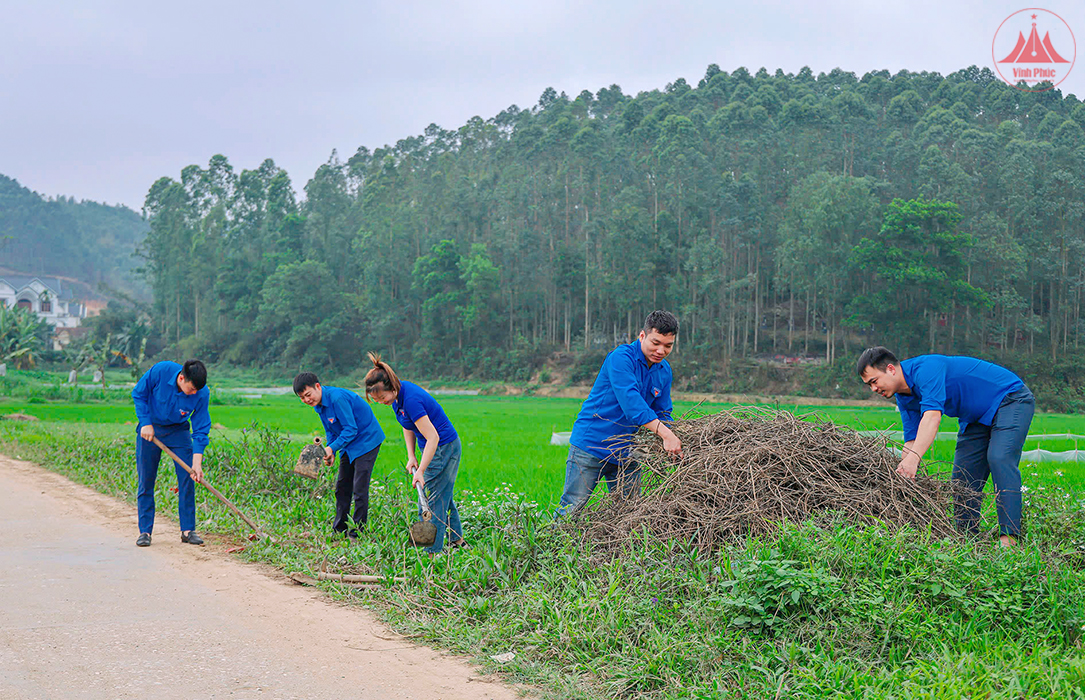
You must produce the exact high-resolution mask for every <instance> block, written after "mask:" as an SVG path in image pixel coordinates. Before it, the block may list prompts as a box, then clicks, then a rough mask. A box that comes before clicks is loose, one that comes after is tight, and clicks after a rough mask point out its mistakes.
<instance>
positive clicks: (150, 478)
mask: <svg viewBox="0 0 1085 700" xmlns="http://www.w3.org/2000/svg"><path fill="white" fill-rule="evenodd" d="M210 398H211V390H210V389H208V388H207V368H206V367H204V364H203V363H202V362H200V361H199V360H189V361H188V362H186V363H185V364H184V365H179V364H177V363H176V362H159V363H158V364H156V365H155V366H154V367H151V368H150V369H149V370H147V373H146V374H144V375H143V376H142V377H140V379H139V381H138V382H137V383H136V387H135V388H134V389H132V402H133V403H134V404H135V406H136V419H137V420H138V421H139V425H138V426H137V427H136V433H137V434H138V435H139V438H138V439H137V440H136V475H137V478H138V480H139V481H138V486H137V487H136V511H137V513H138V517H139V537H138V538H137V539H136V546H137V547H149V546H150V545H151V531H152V530H153V529H154V509H155V503H154V484H155V480H156V479H157V478H158V464H159V462H160V460H161V459H162V450H161V449H159V447H158V445H155V444H154V443H153V442H151V440H152V439H153V438H158V439H159V441H161V442H162V444H163V445H165V446H166V447H168V448H170V449H171V450H173V451H174V452H175V453H176V454H177V456H178V457H180V458H181V459H183V460H184V461H185V462H186V463H187V464H191V465H192V474H193V476H189V475H188V472H187V471H185V469H184V467H182V466H180V465H178V464H175V465H174V470H175V471H176V472H177V518H178V520H180V521H181V541H182V542H184V543H186V544H196V545H201V544H203V539H202V538H201V537H200V536H199V535H197V534H196V532H195V528H196V486H195V484H194V483H193V479H195V481H197V482H199V481H203V451H204V450H205V449H207V443H208V442H209V440H208V437H207V433H208V431H210V430H211V416H210V414H209V413H208V412H207V405H208V404H209V403H210ZM190 423H191V425H192V432H191V433H189V424H190Z"/></svg>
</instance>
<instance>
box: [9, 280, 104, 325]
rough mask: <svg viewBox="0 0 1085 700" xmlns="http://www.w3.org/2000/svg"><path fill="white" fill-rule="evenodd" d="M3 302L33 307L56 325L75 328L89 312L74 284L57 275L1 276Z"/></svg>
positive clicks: (42, 316)
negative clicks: (76, 292)
mask: <svg viewBox="0 0 1085 700" xmlns="http://www.w3.org/2000/svg"><path fill="white" fill-rule="evenodd" d="M0 303H2V304H4V305H5V306H19V307H22V308H26V309H30V310H31V311H33V312H34V313H36V314H37V315H38V316H39V317H41V318H42V319H44V320H45V322H46V323H48V324H50V325H52V326H54V327H56V328H75V327H76V326H78V325H79V319H81V318H83V317H85V316H86V315H87V310H86V307H84V306H83V305H82V304H80V303H79V302H77V301H76V300H75V290H74V289H73V288H72V286H71V285H70V284H69V285H65V284H64V282H63V281H62V280H60V279H57V278H55V277H52V278H50V277H23V276H20V275H5V276H3V277H0Z"/></svg>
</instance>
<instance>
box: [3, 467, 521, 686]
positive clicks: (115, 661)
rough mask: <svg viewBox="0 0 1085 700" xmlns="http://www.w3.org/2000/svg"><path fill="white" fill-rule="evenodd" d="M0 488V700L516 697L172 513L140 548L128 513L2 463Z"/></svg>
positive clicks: (42, 474)
mask: <svg viewBox="0 0 1085 700" xmlns="http://www.w3.org/2000/svg"><path fill="white" fill-rule="evenodd" d="M133 468H135V465H133ZM0 480H2V482H3V483H4V488H3V489H0V620H3V624H2V625H0V697H3V698H5V699H10V700H39V699H40V698H46V697H49V698H75V697H78V698H92V699H98V698H101V699H103V700H104V699H106V698H109V699H110V700H112V699H115V698H141V699H148V698H150V699H157V698H162V699H166V698H171V699H172V698H181V697H192V698H226V697H229V698H241V699H248V698H263V699H265V700H266V699H269V698H277V699H278V698H283V699H286V698H297V699H298V700H302V699H304V700H323V699H325V698H327V699H332V698H335V699H336V700H340V699H342V698H348V697H349V698H363V699H364V698H374V699H375V698H417V699H419V700H438V699H442V698H447V699H459V698H463V699H464V700H466V699H467V698H492V699H494V700H498V699H500V700H505V699H511V698H515V697H518V696H519V693H518V692H517V691H516V690H514V689H513V688H511V687H509V686H507V685H504V684H502V683H500V682H499V681H497V679H495V678H493V677H489V676H484V675H481V674H480V673H479V672H478V671H477V670H476V669H474V668H472V667H471V666H470V665H469V664H467V663H466V662H465V661H463V660H462V659H459V658H454V657H452V656H450V655H448V654H445V653H441V652H438V651H435V650H433V649H430V648H427V647H423V646H419V645H417V644H415V643H414V642H412V640H410V639H408V638H405V637H402V636H400V635H397V634H395V633H394V632H392V631H391V630H389V629H388V628H387V627H386V626H385V625H384V624H382V623H381V622H380V621H379V620H377V619H376V618H375V617H374V615H373V614H372V613H370V612H368V611H366V610H364V609H362V608H360V607H357V606H347V605H341V604H337V603H334V602H332V601H330V600H329V599H327V598H326V597H325V596H324V595H322V594H321V593H320V592H319V591H317V590H314V589H310V588H306V587H303V586H300V585H298V584H296V583H294V582H292V581H290V580H289V579H288V578H287V577H286V576H285V575H284V574H283V573H282V572H280V571H278V570H276V569H273V568H271V567H267V566H261V565H254V564H249V563H244V562H241V561H237V560H235V559H233V558H232V557H231V555H229V554H226V553H225V550H226V549H227V548H228V547H229V546H230V544H231V543H229V542H225V541H222V540H219V539H216V538H214V537H207V538H206V539H207V542H208V544H207V545H206V546H204V547H194V546H192V545H188V544H182V543H181V542H180V537H179V531H178V526H177V524H176V521H174V520H171V519H170V518H169V517H168V516H165V517H164V514H163V513H159V514H158V517H157V520H156V529H155V532H154V541H153V544H152V546H151V547H149V548H137V547H135V546H134V543H135V538H136V535H137V534H138V532H137V525H136V516H135V509H134V508H133V507H132V506H131V505H130V504H127V503H124V502H122V501H119V500H117V499H114V498H111V497H108V496H104V495H102V494H99V493H97V492H95V491H92V490H90V489H88V488H86V487H83V486H80V485H78V484H75V483H73V482H71V481H69V480H67V479H65V478H64V477H62V476H60V475H57V474H54V473H52V472H49V471H47V470H45V469H42V468H41V467H38V466H36V465H34V464H31V463H29V462H25V461H20V460H16V459H11V458H9V457H5V456H3V455H0Z"/></svg>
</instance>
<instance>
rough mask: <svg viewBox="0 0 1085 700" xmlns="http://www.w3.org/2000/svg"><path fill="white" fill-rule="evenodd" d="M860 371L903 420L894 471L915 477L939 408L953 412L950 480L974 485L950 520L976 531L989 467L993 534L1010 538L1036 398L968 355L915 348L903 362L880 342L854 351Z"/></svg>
mask: <svg viewBox="0 0 1085 700" xmlns="http://www.w3.org/2000/svg"><path fill="white" fill-rule="evenodd" d="M856 369H857V371H858V372H859V377H860V378H861V379H862V380H863V381H864V382H865V383H866V385H867V386H869V387H870V390H871V391H873V392H875V393H878V394H881V395H882V396H884V397H885V398H887V399H888V398H892V397H894V396H895V397H896V399H897V407H898V409H899V410H900V417H901V421H902V422H903V424H904V453H903V455H902V458H901V461H900V466H898V467H897V473H898V474H901V475H902V476H906V477H908V478H909V479H914V478H915V473H916V470H917V469H918V468H919V461H920V460H921V459H922V458H923V455H924V454H926V452H927V450H928V449H929V448H930V446H931V443H933V442H934V438H935V436H937V434H938V426H939V424H940V423H941V421H942V416H943V415H947V416H951V417H953V418H957V419H958V422H959V424H960V430H959V432H958V434H957V450H956V453H955V454H954V456H953V480H954V481H956V482H958V483H960V484H963V485H964V486H967V487H968V488H969V489H971V490H972V491H973V492H974V495H970V496H968V497H966V498H963V499H958V500H957V502H956V518H957V525H958V527H960V528H961V529H963V530H968V531H971V532H974V533H978V531H979V508H980V503H981V499H982V495H981V494H982V491H983V487H984V484H986V483H987V476H988V475H990V476H991V479H992V480H993V481H994V485H995V503H996V505H997V511H998V527H999V535H1000V537H999V542H1000V544H1002V545H1003V546H1006V547H1008V546H1011V545H1013V544H1016V542H1017V537H1018V536H1019V535H1020V533H1021V470H1020V468H1019V466H1018V464H1019V463H1020V461H1021V448H1022V447H1024V445H1025V438H1026V437H1027V436H1028V429H1029V426H1030V425H1031V424H1032V415H1033V413H1034V412H1035V410H1036V400H1035V399H1034V398H1033V396H1032V392H1031V391H1029V388H1028V387H1027V386H1025V383H1024V382H1023V381H1021V379H1020V378H1019V377H1018V376H1017V375H1016V374H1014V373H1013V372H1011V371H1009V370H1008V369H1006V368H1004V367H999V366H998V365H996V364H992V363H990V362H985V361H983V360H977V359H976V358H973V357H949V356H946V355H920V356H918V357H913V358H911V359H908V360H904V361H903V362H898V361H897V358H896V356H894V355H893V353H891V352H890V351H889V350H887V349H885V348H884V347H881V346H878V347H874V348H868V349H867V350H865V351H864V352H863V354H862V355H860V357H859V363H858V366H857V368H856Z"/></svg>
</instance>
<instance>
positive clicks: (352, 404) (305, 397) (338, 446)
mask: <svg viewBox="0 0 1085 700" xmlns="http://www.w3.org/2000/svg"><path fill="white" fill-rule="evenodd" d="M294 393H295V394H296V395H297V397H298V398H299V399H301V402H302V403H304V404H305V405H306V406H312V407H313V410H314V411H316V414H317V415H318V416H320V423H321V424H322V425H323V426H324V437H325V438H326V439H327V442H326V443H324V464H325V465H327V466H331V463H332V461H333V460H334V459H335V453H336V452H338V453H339V475H338V477H337V478H336V480H335V520H333V521H332V530H334V531H336V532H339V533H343V534H345V535H346V536H347V537H349V538H351V539H354V538H357V537H358V529H359V528H364V527H365V524H366V522H367V521H368V520H369V483H370V481H371V480H372V478H373V465H374V464H376V462H377V455H378V454H379V453H380V449H381V443H383V442H384V430H382V429H381V427H380V424H379V423H377V418H376V416H374V415H373V409H371V408H370V407H369V404H367V403H366V402H365V401H362V397H361V396H358V395H357V394H355V393H354V392H353V391H351V390H350V389H340V388H339V387H335V386H321V384H320V380H319V379H318V378H317V376H316V375H315V374H313V373H312V372H302V373H301V374H299V375H298V376H296V377H294ZM352 496H353V500H354V522H353V527H352V526H351V522H350V521H351V518H350V502H351V497H352Z"/></svg>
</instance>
